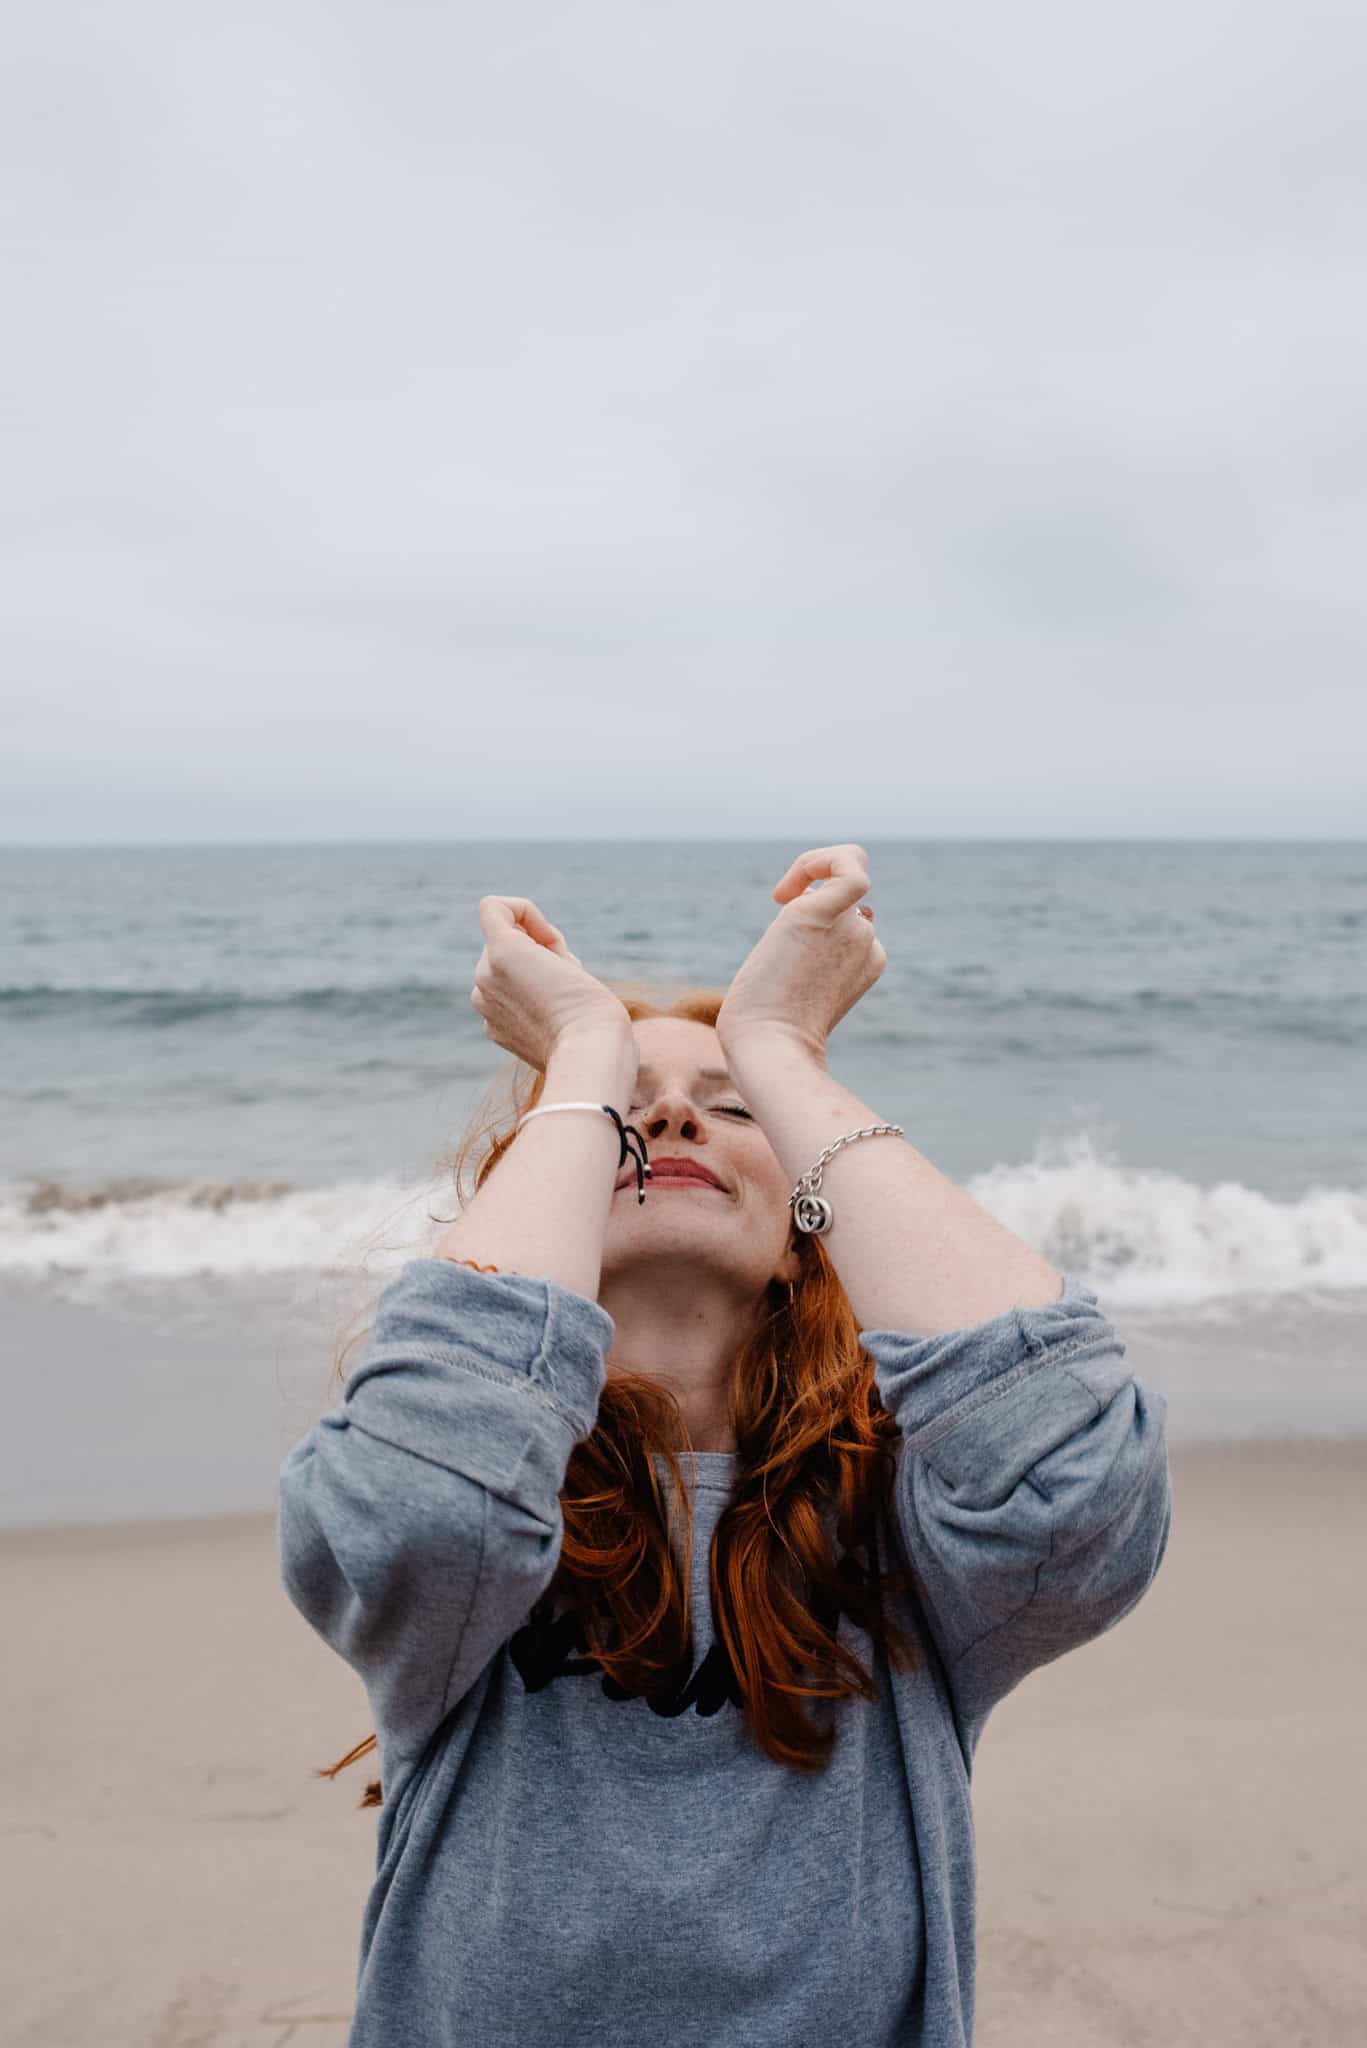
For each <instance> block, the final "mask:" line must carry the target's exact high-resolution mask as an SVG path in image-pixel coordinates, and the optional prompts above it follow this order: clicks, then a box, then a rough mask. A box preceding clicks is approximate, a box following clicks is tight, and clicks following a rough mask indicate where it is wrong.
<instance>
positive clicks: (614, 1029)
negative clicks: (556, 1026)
mask: <svg viewBox="0 0 1367 2048" xmlns="http://www.w3.org/2000/svg"><path fill="white" fill-rule="evenodd" d="M639 1064H640V1051H639V1049H638V1047H637V1044H636V1037H635V1034H634V1032H633V1031H632V1029H631V1024H630V1020H629V1019H628V1021H627V1023H626V1024H625V1025H624V1026H619V1025H617V1024H615V1023H614V1022H613V1020H612V1019H611V1018H608V1019H607V1020H606V1021H605V1022H604V1023H601V1024H581V1025H574V1026H572V1027H571V1029H569V1030H568V1031H565V1032H562V1033H561V1035H560V1037H559V1038H557V1039H556V1041H555V1044H554V1045H553V1046H552V1047H551V1051H550V1055H549V1057H548V1058H547V1061H546V1085H547V1086H548V1087H549V1086H550V1085H552V1084H554V1085H555V1086H556V1087H557V1088H560V1087H561V1086H564V1085H568V1086H570V1087H571V1088H572V1089H573V1090H575V1091H580V1092H582V1091H583V1090H585V1089H587V1091H588V1092H589V1093H590V1094H592V1093H594V1092H595V1090H597V1091H599V1092H601V1093H602V1094H603V1095H604V1097H605V1099H608V1100H612V1099H614V1098H615V1096H616V1095H617V1094H618V1093H621V1092H622V1091H624V1090H625V1091H629V1090H630V1088H631V1085H632V1083H633V1082H634V1081H635V1079H636V1071H637V1068H638V1066H639Z"/></svg>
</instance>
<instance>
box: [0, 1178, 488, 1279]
mask: <svg viewBox="0 0 1367 2048" xmlns="http://www.w3.org/2000/svg"><path fill="white" fill-rule="evenodd" d="M455 1213H456V1204H455V1197H454V1195H453V1193H452V1191H451V1189H450V1187H449V1186H439V1185H432V1186H404V1185H401V1184H400V1183H399V1182H397V1181H388V1180H373V1181H338V1182H335V1183H334V1184H332V1185H331V1186H328V1187H317V1188H296V1187H290V1186H288V1185H287V1184H282V1183H279V1182H274V1183H272V1182H262V1181H238V1182H220V1181H174V1182H156V1181H148V1180H121V1181H120V1180H115V1181H106V1182H103V1183H101V1184H98V1185H95V1186H92V1187H88V1188H81V1189H76V1188H71V1187H68V1186H64V1185H62V1184H59V1183H57V1184H54V1183H52V1182H37V1181H19V1182H11V1183H9V1184H7V1185H4V1184H0V1273H3V1272H11V1273H27V1274H48V1275H51V1276H53V1277H58V1276H60V1275H62V1274H64V1273H68V1274H72V1275H80V1276H82V1278H83V1279H86V1280H89V1279H92V1278H97V1277H99V1276H101V1275H104V1276H107V1277H108V1278H110V1279H165V1280H171V1279H180V1278H188V1277H190V1276H191V1275H195V1274H205V1273H215V1274H223V1275H225V1276H232V1275H239V1274H240V1275H248V1274H252V1273H291V1272H320V1273H344V1272H351V1271H354V1270H356V1269H358V1268H359V1267H360V1266H361V1265H362V1263H364V1266H365V1268H366V1270H367V1271H368V1272H372V1273H386V1272H389V1271H397V1269H398V1268H399V1267H400V1266H401V1265H402V1264H403V1263H404V1261H405V1260H406V1259H410V1258H414V1257H417V1256H420V1255H422V1254H423V1253H425V1252H426V1251H427V1250H428V1249H429V1247H430V1245H431V1244H432V1242H433V1241H434V1240H435V1239H436V1238H437V1237H438V1236H439V1235H440V1227H439V1225H438V1224H437V1223H434V1222H432V1221H431V1220H430V1217H431V1216H440V1217H451V1216H453V1215H455Z"/></svg>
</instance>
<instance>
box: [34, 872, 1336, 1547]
mask: <svg viewBox="0 0 1367 2048" xmlns="http://www.w3.org/2000/svg"><path fill="white" fill-rule="evenodd" d="M812 843H817V842H816V841H815V840H814V841H813V842H812ZM863 843H864V844H865V846H866V848H867V851H868V854H869V871H870V878H871V887H870V891H869V896H868V899H867V900H868V901H869V902H870V903H871V904H872V905H873V906H874V908H875V910H876V912H877V929H878V934H879V937H880V938H881V940H882V942H883V944H884V946H885V948H886V949H887V953H888V965H887V969H886V971H885V973H884V975H883V977H882V979H881V980H880V981H879V982H878V984H877V985H876V987H875V988H874V989H873V990H871V991H870V992H869V994H867V995H866V996H865V997H864V998H863V1000H862V1001H861V1002H860V1003H859V1004H857V1005H856V1007H855V1009H854V1010H853V1011H851V1012H850V1014H849V1015H848V1016H847V1017H846V1018H845V1019H844V1020H843V1021H842V1022H841V1024H840V1025H839V1026H838V1027H837V1029H836V1031H835V1033H834V1034H833V1035H832V1038H831V1042H830V1066H831V1069H832V1071H833V1072H834V1073H835V1074H836V1075H837V1076H838V1077H839V1078H840V1079H841V1080H842V1081H843V1082H844V1083H845V1084H846V1085H847V1086H848V1087H850V1088H851V1089H853V1090H854V1092H855V1093H856V1094H858V1095H859V1096H860V1097H861V1099H862V1100H864V1101H866V1102H868V1103H869V1104H870V1105H871V1107H873V1108H874V1109H875V1110H876V1111H877V1113H878V1115H879V1118H880V1119H885V1120H888V1121H892V1122H896V1123H900V1124H902V1125H903V1126H904V1127H905V1129H906V1132H907V1135H908V1137H909V1138H910V1139H911V1141H912V1142H913V1143H914V1144H915V1145H916V1146H917V1147H918V1148H919V1149H920V1150H921V1151H922V1152H924V1153H925V1154H926V1155H927V1156H928V1157H929V1158H930V1159H932V1160H933V1161H934V1163H935V1164H936V1165H937V1166H939V1167H940V1168H941V1169H942V1170H943V1171H944V1172H945V1173H947V1174H949V1175H950V1176H951V1177H952V1178H953V1179H955V1180H956V1181H958V1182H960V1183H961V1184H962V1185H963V1186H965V1187H966V1188H967V1189H968V1190H969V1192H970V1193H971V1194H973V1195H974V1196H975V1198H976V1199H977V1200H978V1201H980V1202H981V1203H982V1204H983V1206H984V1207H985V1208H987V1209H989V1210H991V1211H992V1213H993V1214H994V1215H997V1216H999V1217H1000V1218H1001V1219H1002V1221H1003V1222H1005V1223H1007V1224H1008V1225H1010V1227H1011V1228H1012V1229H1014V1230H1016V1231H1018V1232H1019V1233H1020V1235H1021V1236H1023V1237H1025V1238H1026V1239H1027V1240H1028V1241H1029V1242H1030V1243H1032V1244H1034V1245H1036V1246H1037V1247H1038V1248H1039V1250H1040V1251H1042V1252H1043V1253H1044V1254H1045V1255H1046V1256H1048V1257H1049V1258H1050V1259H1052V1260H1053V1261H1054V1263H1055V1264H1057V1265H1059V1266H1060V1267H1066V1268H1067V1269H1069V1270H1071V1271H1073V1272H1075V1273H1077V1274H1078V1275H1079V1276H1080V1277H1081V1278H1082V1279H1083V1280H1084V1281H1085V1282H1086V1283H1087V1284H1088V1285H1090V1286H1093V1287H1095V1288H1096V1289H1097V1291H1098V1293H1099V1294H1100V1296H1101V1297H1102V1300H1103V1305H1104V1306H1105V1307H1106V1308H1107V1310H1108V1312H1110V1313H1112V1314H1113V1315H1114V1316H1115V1317H1116V1318H1117V1320H1118V1321H1121V1322H1123V1324H1124V1330H1123V1334H1124V1335H1125V1337H1126V1340H1127V1344H1128V1345H1129V1347H1130V1348H1129V1355H1130V1356H1131V1360H1132V1362H1133V1363H1134V1365H1135V1370H1136V1371H1137V1372H1139V1373H1140V1376H1141V1377H1145V1376H1146V1375H1147V1376H1148V1377H1150V1378H1152V1379H1153V1381H1154V1382H1155V1384H1159V1385H1161V1386H1163V1388H1164V1391H1165V1392H1167V1393H1168V1396H1169V1401H1170V1408H1171V1415H1170V1429H1171V1432H1172V1434H1173V1437H1174V1439H1177V1438H1179V1437H1185V1438H1187V1439H1210V1438H1226V1437H1227V1438H1240V1437H1246V1436H1250V1435H1262V1436H1266V1435H1305V1434H1320V1435H1347V1434H1361V1433H1363V1431H1364V1430H1367V1341H1365V1338H1364V1333H1365V1332H1367V1314H1365V1312H1367V1072H1365V1071H1364V1051H1365V1050H1367V843H1364V842H1359V841H1350V842H1323V843H1313V842H1294V843H1284V844H1283V843H1275V842H1267V841H1261V842H1256V843H1254V842H1249V843H1239V842H1190V843H1186V842H1179V841H1162V842H1137V841H1136V842H1129V841H1076V840H1060V841H1057V842H1040V841H1025V842H1011V841H1005V840H1002V841H937V840H915V839H901V840H885V841H878V840H869V841H865V842H863ZM799 851H801V847H800V846H799V845H798V844H797V843H792V844H789V843H786V842H785V843H779V842H772V843H770V842H764V841H755V840H738V841H734V842H721V841H706V842H694V841H639V842H623V841H593V842H589V841H574V842H564V843H557V842H551V841H527V842H520V841H512V840H507V841H500V842H488V841H486V842H481V843H479V844H472V843H460V842H441V843H434V844H402V845H400V844H394V845H376V844H358V845H336V844H333V845H314V846H310V845H279V846H264V845H263V846H239V847H231V846H191V845H183V846H158V847H150V846H149V847H119V848H102V847H55V848H53V847H43V848H38V847H8V848H0V1020H2V1024H0V1028H2V1029H3V1040H4V1053H5V1057H4V1059H3V1061H0V1100H2V1102H3V1110H2V1111H0V1133H2V1134H3V1151H2V1152H0V1290H2V1291H3V1296H4V1307H5V1311H6V1315H5V1320H6V1324H7V1335H6V1340H5V1349H6V1355H7V1363H8V1371H7V1375H6V1377H7V1381H8V1383H9V1387H10V1397H11V1414H12V1420H13V1419H14V1417H15V1416H16V1415H17V1417H18V1423H19V1427H18V1428H17V1429H15V1428H12V1429H11V1431H10V1432H9V1433H8V1442H7V1445H6V1447H5V1448H4V1450H3V1451H0V1479H3V1482H4V1483H3V1489H2V1490H0V1525H4V1526H11V1527H13V1526H26V1525H33V1524H37V1523H51V1522H58V1521H78V1522H79V1521H86V1522H89V1521H96V1522H98V1521H110V1520H120V1519H126V1518H129V1517H138V1516H141V1517H152V1518H157V1517H162V1516H168V1515H180V1514H188V1513H196V1512H202V1513H230V1512H237V1511H243V1512H245V1511H251V1510H258V1509H261V1508H264V1507H269V1506H270V1505H271V1503H272V1501H273V1499H274V1484H275V1477H276V1471H277V1468H278V1462H279V1457H280V1456H283V1454H284V1451H285V1449H287V1448H288V1446H289V1443H290V1442H292V1441H293V1440H294V1438H295V1437H296V1436H297V1435H298V1434H299V1433H301V1431H302V1430H303V1429H304V1428H305V1427H307V1425H308V1423H309V1421H310V1420H311V1419H312V1417H313V1415H314V1414H316V1413H317V1412H319V1408H320V1406H321V1405H329V1404H330V1403H331V1401H333V1400H334V1399H336V1398H337V1397H338V1382H337V1380H336V1378H335V1375H334V1374H333V1372H332V1367H333V1363H334V1347H335V1344H336V1341H337V1340H338V1338H339V1335H340V1334H341V1333H342V1331H343V1330H344V1329H346V1328H347V1327H349V1325H350V1320H351V1319H352V1318H353V1317H355V1316H356V1315H358V1314H363V1312H364V1310H365V1308H366V1306H367V1305H368V1304H369V1303H370V1302H373V1299H374V1296H375V1294H376V1293H377V1292H378V1289H379V1287H380V1286H381V1285H383V1283H384V1280H385V1279H386V1278H387V1277H389V1275H390V1274H391V1273H392V1272H393V1271H395V1270H397V1268H398V1266H399V1265H400V1264H401V1263H402V1261H403V1260H404V1259H405V1258H408V1257H412V1256H415V1255H416V1254H418V1253H420V1252H422V1251H423V1250H424V1249H426V1247H427V1245H428V1243H430V1241H431V1240H432V1238H433V1237H434V1236H435V1235H436V1233H437V1230H438V1228H439V1226H438V1224H437V1223H436V1222H434V1221H433V1220H432V1219H433V1218H434V1217H435V1216H437V1215H443V1216H449V1215H451V1214H452V1213H454V1211H453V1195H452V1189H451V1183H450V1177H449V1173H448V1172H447V1162H448V1161H449V1159H450V1158H451V1156H452V1155H453V1154H454V1151H455V1149H456V1147H457V1145H458V1143H459V1139H460V1134H461V1131H462V1128H463V1127H464V1125H465V1123H466V1121H467V1119H468V1118H469V1117H470V1116H471V1115H472V1113H473V1112H474V1111H475V1110H476V1108H477V1106H478V1105H479V1103H480V1102H481V1100H482V1099H483V1098H484V1097H485V1095H486V1092H487V1090H488V1089H489V1087H490V1085H491V1084H492V1083H494V1082H495V1081H496V1080H497V1079H498V1077H499V1076H500V1074H502V1073H503V1072H505V1071H506V1069H507V1068H508V1066H509V1064H510V1063H509V1060H508V1056H507V1055H506V1054H504V1053H503V1052H502V1051H501V1050H500V1049H499V1048H498V1047H496V1046H493V1045H491V1044H490V1042H489V1041H488V1040H487V1039H486V1038H485V1036H484V1026H483V1021H482V1019H481V1018H480V1017H479V1015H478V1013H477V1012H476V1011H475V1010H474V1009H473V1008H472V1006H471V1004H470V1001H469V991H470V987H471V984H472V980H473V974H474V968H475V963H476V961H477V959H478V957H479V953H480V950H481V947H482V944H483V940H482V936H481V933H480V927H479V917H478V903H479V898H480V897H481V896H482V895H484V894H487V893H500V894H502V893H509V894H511V893H517V894H521V895H528V896H531V897H533V898H534V899H535V901H536V902H537V903H538V904H539V905H540V907H541V908H542V909H543V910H544V911H545V912H546V914H547V915H548V916H549V917H550V918H551V919H552V921H553V922H555V923H556V924H558V925H559V926H560V927H561V929H562V930H563V931H564V932H565V934H566V937H567V939H568V941H569V943H570V945H571V947H572V948H573V950H574V951H575V952H576V953H578V954H579V956H580V957H581V959H582V960H583V962H584V964H585V966H586V967H588V968H589V970H590V971H591V972H594V973H596V974H599V975H603V976H606V977H609V978H623V979H629V980H631V981H633V982H646V983H649V984H651V985H656V986H659V987H661V988H662V989H663V990H665V991H668V990H671V989H677V988H679V987H682V986H684V985H692V984H695V983H697V984H702V985H704V986H708V987H719V988H722V989H724V988H725V987H726V985H727V983H728V982H729V980H730V978H731V975H732V974H733V973H734V972H735V970H736V968H737V967H738V966H739V964H740V962H741V961H742V959H743V958H744V957H745V954H746V953H747V952H748V950H749V948H750V947H751V946H752V945H753V944H754V942H755V941H756V939H757V938H758V937H759V935H760V933H761V932H762V931H763V929H764V927H765V926H766V924H767V923H768V922H769V920H770V919H771V918H772V917H773V916H774V915H775V914H776V911H777V906H776V905H775V904H774V903H773V901H772V898H771V895H770V891H771V890H772V888H773V886H774V884H775V882H776V881H777V880H778V878H779V876H780V875H781V874H782V873H783V871H784V869H785V868H786V867H787V866H788V864H789V862H790V861H791V860H792V858H793V857H794V855H795V854H796V853H797V852H799ZM1141 1357H1142V1360H1143V1366H1142V1369H1141V1365H1140V1359H1141Z"/></svg>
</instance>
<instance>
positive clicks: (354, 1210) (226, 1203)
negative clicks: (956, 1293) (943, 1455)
mask: <svg viewBox="0 0 1367 2048" xmlns="http://www.w3.org/2000/svg"><path fill="white" fill-rule="evenodd" d="M964 1185H965V1187H966V1188H967V1190H968V1192H969V1193H970V1194H971V1195H972V1196H973V1197H974V1199H975V1200H976V1201H978V1202H979V1203H981V1205H982V1206H983V1208H985V1209H986V1210H987V1211H988V1212H989V1214H991V1215H993V1216H996V1217H997V1218H999V1220H1000V1221H1001V1222H1003V1223H1005V1224H1006V1225H1007V1226H1008V1228H1010V1229H1011V1230H1014V1231H1015V1232H1016V1233H1017V1235H1018V1236H1020V1237H1023V1238H1024V1239H1025V1241H1026V1242H1027V1243H1028V1244H1031V1245H1033V1246H1035V1247H1036V1248H1037V1249H1038V1250H1039V1251H1040V1252H1042V1253H1043V1254H1044V1256H1045V1257H1046V1258H1048V1259H1050V1260H1051V1261H1052V1262H1053V1264H1054V1265H1056V1266H1057V1267H1058V1268H1059V1269H1060V1271H1068V1272H1071V1273H1074V1274H1075V1275H1076V1276H1077V1277H1078V1279H1080V1280H1081V1281H1082V1282H1083V1284H1084V1285H1086V1286H1090V1287H1093V1288H1094V1289H1095V1290H1096V1291H1097V1292H1098V1294H1100V1295H1101V1296H1102V1297H1103V1300H1104V1302H1105V1305H1106V1306H1107V1308H1108V1309H1109V1308H1125V1307H1133V1308H1149V1307H1152V1308H1163V1307H1179V1306H1187V1305H1195V1304H1198V1303H1207V1302H1219V1301H1231V1300H1235V1299H1237V1298H1239V1297H1247V1296H1259V1295H1284V1294H1290V1293H1295V1292H1297V1291H1299V1290H1313V1291H1315V1292H1316V1293H1336V1292H1339V1291H1350V1290H1354V1289H1359V1288H1364V1287H1367V1188H1347V1187H1318V1188H1312V1189H1311V1190H1309V1191H1308V1192H1307V1193H1305V1194H1303V1195H1301V1196H1300V1197H1299V1198H1298V1199H1296V1200H1293V1201H1278V1200H1275V1199H1274V1198H1272V1197H1271V1196H1268V1195H1265V1194H1263V1193H1261V1192H1260V1191H1259V1190H1258V1189H1257V1188H1251V1187H1248V1186H1245V1185H1244V1184H1243V1183H1242V1182H1239V1181H1232V1180H1231V1181H1221V1182H1218V1183H1216V1184H1214V1185H1212V1186H1201V1185H1198V1184H1197V1183H1195V1182H1193V1181H1190V1180H1186V1179H1184V1178H1183V1177H1182V1176H1181V1175H1179V1174H1174V1173H1165V1172H1162V1171H1161V1170H1157V1169H1154V1168H1139V1167H1129V1166H1125V1165H1123V1164H1121V1163H1119V1162H1118V1161H1116V1160H1114V1159H1109V1158H1106V1157H1103V1156H1102V1155H1100V1154H1099V1153H1098V1152H1097V1151H1096V1149H1095V1148H1094V1146H1093V1144H1092V1142H1091V1140H1090V1138H1089V1137H1088V1136H1087V1135H1086V1134H1083V1135H1081V1136H1079V1137H1076V1138H1073V1139H1068V1140H1064V1141H1059V1142H1056V1143H1055V1144H1053V1145H1051V1146H1048V1147H1042V1148H1041V1149H1040V1151H1039V1152H1038V1153H1037V1154H1036V1157H1035V1158H1034V1159H1032V1160H1030V1161H1028V1162H1026V1163H1024V1164H1021V1163H1015V1164H1010V1165H999V1166H994V1167H992V1168H991V1169H989V1170H988V1171H987V1172H985V1173H982V1174H977V1175H974V1176H971V1177H969V1178H968V1179H966V1180H965V1182H964ZM456 1213H457V1201H456V1196H455V1192H454V1189H453V1188H452V1187H451V1185H450V1183H449V1180H447V1181H442V1182H433V1183H430V1184H426V1185H420V1186H419V1185H413V1184H403V1183H400V1182H398V1181H392V1180H369V1181H341V1182H337V1183H334V1184H332V1185H330V1186H326V1187H298V1186H292V1185H291V1184H289V1183H288V1182H283V1181H270V1180H239V1181H215V1180H158V1179H150V1178H146V1177H139V1178H122V1179H110V1180H105V1181H102V1182H98V1183H94V1184H91V1185H89V1186H84V1187H82V1186H76V1185H74V1184H70V1183H66V1182H57V1181H51V1180H39V1179H34V1178H30V1179H27V1180H19V1181H14V1182H10V1183H8V1184H0V1272H10V1273H23V1274H31V1275H48V1276H51V1277H52V1278H53V1279H56V1280H60V1278H61V1276H62V1275H64V1274H68V1275H73V1276H75V1275H79V1276H82V1279H83V1280H84V1281H85V1282H89V1281H91V1280H98V1279H99V1278H101V1277H104V1278H108V1279H110V1280H116V1279H122V1278H149V1279H151V1278H159V1279H168V1280H169V1279H175V1278H186V1277H190V1276H192V1275H196V1274H222V1275H226V1276H233V1275H250V1274H252V1273H284V1272H296V1271H314V1272H325V1273H348V1272H361V1271H364V1272H366V1273H369V1274H372V1275H385V1274H389V1273H392V1272H394V1271H397V1270H398V1268H399V1267H400V1266H401V1265H402V1264H403V1263H404V1262H405V1261H406V1260H407V1259H410V1258H415V1257H421V1256H424V1255H426V1254H427V1253H428V1252H429V1251H430V1249H431V1247H432V1245H433V1244H434V1243H435V1241H436V1239H437V1238H438V1237H439V1235H440V1231H441V1225H442V1223H443V1222H444V1221H448V1220H449V1219H450V1218H451V1217H453V1216H454V1215H455V1214H456Z"/></svg>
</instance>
